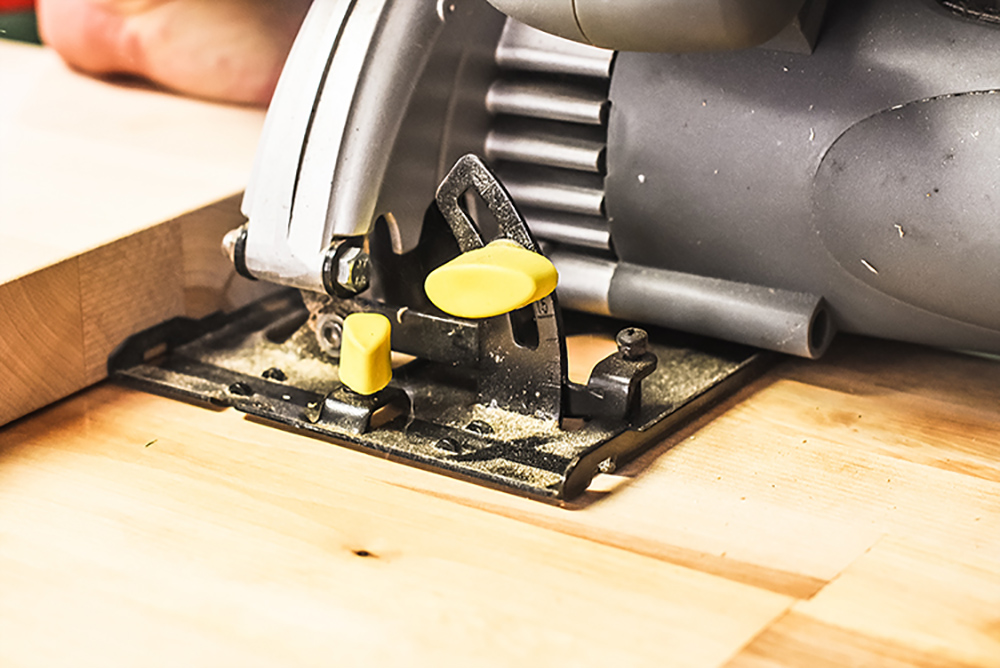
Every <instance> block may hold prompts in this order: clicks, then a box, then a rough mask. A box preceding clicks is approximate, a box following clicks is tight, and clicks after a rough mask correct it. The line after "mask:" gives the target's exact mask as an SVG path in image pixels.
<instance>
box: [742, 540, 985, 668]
mask: <svg viewBox="0 0 1000 668" xmlns="http://www.w3.org/2000/svg"><path fill="white" fill-rule="evenodd" d="M995 528H996V527H994V529H995ZM998 601H1000V572H998V568H997V561H996V559H995V558H993V557H992V556H989V555H986V554H980V553H979V551H976V550H973V551H964V550H963V551H960V552H959V551H956V550H954V549H953V548H952V546H950V545H947V544H936V545H933V546H926V545H923V546H914V545H913V544H911V543H909V542H907V541H903V540H899V539H886V540H883V541H880V542H879V543H878V544H877V545H875V546H874V547H873V548H872V549H871V550H870V551H869V552H867V553H866V554H865V555H864V556H863V557H861V558H860V559H858V560H857V562H855V563H854V564H852V565H851V567H850V568H848V569H847V570H846V571H845V572H844V573H843V574H841V575H840V577H838V578H837V579H836V580H835V581H834V582H832V583H831V584H830V585H829V586H827V587H826V588H824V589H823V591H822V592H820V593H819V594H818V595H817V596H816V597H814V598H813V599H812V600H810V601H805V602H802V603H799V604H797V605H796V606H795V607H794V608H793V610H792V612H791V613H790V614H789V615H787V616H785V617H783V618H782V619H781V620H779V621H778V622H776V623H775V624H774V625H772V626H771V627H769V628H768V629H767V630H766V631H765V632H764V633H762V634H761V635H760V636H758V637H757V638H755V639H754V641H753V643H751V644H750V645H749V646H748V647H747V648H746V649H745V650H744V651H743V652H742V653H740V654H739V655H738V656H737V657H736V658H735V659H734V660H733V661H732V662H731V663H730V664H729V665H730V666H732V668H737V667H743V666H747V667H750V666H753V667H756V666H793V665H802V661H805V660H806V658H807V657H809V662H810V665H823V666H826V665H828V666H845V665H854V666H862V665H871V666H876V665H877V666H1000V607H998V605H997V602H998ZM815 660H818V662H814V661H815Z"/></svg>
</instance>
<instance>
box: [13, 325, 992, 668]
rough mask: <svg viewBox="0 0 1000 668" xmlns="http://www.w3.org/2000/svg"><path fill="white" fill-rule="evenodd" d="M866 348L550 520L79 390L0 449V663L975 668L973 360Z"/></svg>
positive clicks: (223, 424)
mask: <svg viewBox="0 0 1000 668" xmlns="http://www.w3.org/2000/svg"><path fill="white" fill-rule="evenodd" d="M883 345H889V344H882V343H879V342H872V341H867V340H863V339H850V338H845V339H844V340H842V341H840V342H838V343H836V344H835V348H834V350H833V351H832V356H831V361H822V362H819V363H815V364H814V363H808V362H803V361H791V362H788V363H785V364H782V365H781V366H779V367H777V368H776V369H775V370H774V371H773V372H771V373H769V374H768V375H766V376H765V377H764V378H762V379H761V380H759V381H758V382H757V383H755V384H754V385H752V386H750V387H748V388H747V389H746V390H744V391H743V392H741V393H740V394H739V395H738V396H736V397H734V398H733V399H732V400H730V401H729V402H727V403H726V404H725V405H723V406H720V407H719V408H717V409H716V410H714V411H713V412H712V413H711V414H709V415H707V416H705V417H704V418H703V419H701V420H699V421H698V422H697V423H695V424H693V425H691V426H689V427H688V428H686V429H685V430H684V431H682V432H680V433H678V434H676V435H674V436H673V437H672V438H671V439H669V440H668V441H666V442H664V443H663V444H662V445H661V446H658V447H657V448H655V449H653V450H652V451H651V452H649V453H648V454H647V455H645V456H644V457H642V458H641V459H640V460H638V461H637V462H635V463H633V464H631V465H629V466H628V467H626V468H624V469H623V470H621V471H619V472H618V473H617V474H616V475H615V476H603V477H599V478H598V479H597V480H596V481H595V485H594V486H593V489H592V491H590V492H588V493H587V495H586V496H585V497H584V499H582V500H581V501H580V502H578V503H576V504H573V505H572V506H570V507H568V508H560V507H555V506H547V505H543V504H540V503H538V502H534V501H528V500H525V499H520V498H517V497H513V496H510V495H506V494H503V493H500V492H496V491H493V490H489V489H484V488H480V487H477V486H475V485H472V484H468V483H465V482H462V481H459V480H453V479H450V478H445V477H443V476H439V475H436V474H433V473H429V472H425V471H422V470H418V469H415V468H411V467H408V466H405V465H403V464H397V463H393V462H388V461H384V460H382V459H381V458H378V457H372V456H369V455H366V454H364V453H359V452H355V451H352V450H350V449H347V448H343V447H339V446H336V445H332V444H328V443H324V442H320V441H316V440H311V439H309V438H306V437H304V436H299V435H296V434H292V433H289V432H285V431H282V430H279V429H275V428H273V427H270V426H268V425H265V424H261V423H258V422H255V421H252V420H249V419H244V418H243V417H241V416H240V415H239V414H237V413H235V412H233V411H228V410H227V411H211V410H207V409H202V408H198V407H194V406H189V405H186V404H183V403H180V402H174V401H170V400H166V399H162V398H158V397H154V396H149V395H144V394H140V393H136V392H133V391H130V390H126V389H122V388H119V387H115V386H113V385H107V384H102V385H99V386H98V387H96V388H93V389H91V390H89V391H87V392H85V393H82V394H80V395H78V396H76V397H74V398H72V399H70V400H67V401H64V402H62V403H60V404H57V405H56V406H53V407H51V408H49V409H46V410H44V411H42V412H40V413H38V414H36V415H34V416H32V417H31V418H30V419H26V420H21V421H18V422H16V423H14V424H12V425H8V426H7V427H5V428H3V429H0V509H3V510H0V537H2V540H3V546H4V548H3V550H2V551H0V591H3V592H4V596H2V597H0V637H3V638H5V642H4V643H0V663H4V664H5V665H15V666H17V665H29V666H30V665H43V664H46V665H47V664H51V663H56V664H60V663H66V662H71V661H72V658H71V657H75V656H79V655H81V653H82V654H83V655H86V656H89V657H93V658H94V661H95V663H99V664H101V665H109V664H110V665H130V664H134V663H137V662H138V663H143V664H151V665H175V664H177V663H185V664H194V665H327V664H328V663H330V662H334V663H340V662H349V663H393V664H405V665H458V664H461V665H468V664H474V665H510V664H511V663H515V662H520V663H528V664H531V665H535V664H547V663H555V662H560V663H563V662H567V663H582V664H598V663H615V664H616V665H657V666H661V665H670V666H722V665H731V666H813V665H816V666H835V665H836V666H843V665H852V666H883V665H887V666H998V665H1000V483H998V482H997V481H996V480H995V479H993V478H992V477H991V476H989V475H980V474H978V473H977V472H980V471H983V470H985V471H990V470H993V467H995V464H996V460H997V459H1000V451H998V449H997V447H996V446H994V447H992V448H991V447H987V446H984V445H983V444H982V439H983V438H984V429H985V427H984V426H983V420H984V419H985V416H986V415H987V413H988V411H989V409H990V406H991V399H990V396H991V395H992V396H994V397H996V396H1000V375H998V374H997V366H996V364H994V363H990V362H987V361H984V360H978V359H973V358H964V357H956V356H953V355H951V354H949V353H941V352H937V351H930V350H926V349H922V348H919V347H914V346H901V345H898V344H893V349H894V351H895V352H894V354H893V355H883V356H878V355H876V356H874V358H877V359H878V360H879V361H877V362H876V361H874V360H872V359H868V358H869V356H871V353H872V350H873V348H874V349H875V350H876V351H877V350H878V349H879V347H881V346H883ZM949 361H950V362H951V364H953V365H956V366H959V367H961V368H963V369H964V370H965V371H966V372H967V373H968V375H967V376H965V375H962V374H955V375H953V376H949V375H948V374H944V375H941V374H940V370H941V368H942V366H944V367H948V366H949V364H948V362H949ZM862 371H864V372H862ZM937 376H940V379H939V381H938V382H939V384H938V385H937V386H936V387H937V391H934V389H935V385H934V377H937ZM852 379H853V380H852ZM873 379H875V380H873ZM873 383H875V384H877V388H876V389H873V387H874V385H873ZM991 388H992V390H991ZM949 406H950V407H951V408H952V409H953V410H949V408H948V407H949ZM994 410H995V411H996V408H995V407H994ZM858 415H861V416H862V417H861V418H858V417H857V416H858ZM942 421H943V425H944V426H942ZM945 432H947V433H948V434H949V436H948V437H944V436H942V434H943V433H945ZM904 444H905V445H904ZM955 453H962V455H963V457H964V458H965V459H964V460H963V461H964V465H963V466H962V467H959V468H958V469H952V468H948V467H945V466H941V465H940V464H941V462H943V461H945V460H947V459H948V458H949V457H952V456H954V455H955ZM52 635H55V636H57V637H59V638H61V639H62V642H60V643H58V644H53V643H44V642H43V640H44V639H45V638H47V637H50V636H52ZM8 638H9V639H12V640H10V641H7V640H6V639H8ZM39 647H42V649H38V648H39Z"/></svg>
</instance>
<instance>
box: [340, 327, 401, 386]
mask: <svg viewBox="0 0 1000 668" xmlns="http://www.w3.org/2000/svg"><path fill="white" fill-rule="evenodd" d="M391 334H392V325H391V324H390V323H389V319H388V318H386V317H385V316H384V315H382V314H380V313H352V314H351V315H349V316H347V317H346V318H345V319H344V332H343V334H342V335H341V339H340V382H342V383H343V384H344V385H346V386H347V387H348V388H349V389H351V390H354V391H355V392H357V393H358V394H365V395H367V394H375V393H376V392H378V391H379V390H381V389H382V388H384V387H385V386H386V385H388V384H389V381H390V380H392V349H391V346H390V337H391Z"/></svg>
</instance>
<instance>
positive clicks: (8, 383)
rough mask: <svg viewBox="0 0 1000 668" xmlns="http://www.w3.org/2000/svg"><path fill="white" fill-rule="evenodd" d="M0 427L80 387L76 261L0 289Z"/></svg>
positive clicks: (80, 320)
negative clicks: (0, 332)
mask: <svg viewBox="0 0 1000 668" xmlns="http://www.w3.org/2000/svg"><path fill="white" fill-rule="evenodd" d="M0 328H2V334H0V378H2V380H0V425H2V424H4V423H6V422H9V421H10V420H13V419H14V418H16V417H18V416H20V415H24V414H25V413H28V412H30V411H33V410H35V409H36V408H41V407H42V406H45V405H47V404H49V403H51V402H53V401H55V400H57V399H61V398H62V397H65V396H66V395H68V394H70V393H71V392H75V391H76V390H78V389H80V388H81V387H83V386H84V384H85V382H84V375H85V374H84V364H83V315H82V313H81V311H80V272H79V263H78V261H77V260H75V259H72V260H65V261H63V262H60V263H58V264H56V265H53V266H51V267H48V268H46V269H44V270H42V271H38V272H35V273H33V274H29V275H27V276H24V277H23V278H22V279H21V280H19V281H14V282H11V283H6V284H0Z"/></svg>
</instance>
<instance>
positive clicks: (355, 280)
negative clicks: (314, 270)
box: [323, 241, 371, 298]
mask: <svg viewBox="0 0 1000 668" xmlns="http://www.w3.org/2000/svg"><path fill="white" fill-rule="evenodd" d="M370 268H371V259H370V258H369V257H368V253H366V252H365V251H364V250H363V249H362V248H361V247H360V246H359V245H357V244H355V243H354V242H352V241H343V242H341V243H339V244H337V245H335V246H331V247H330V249H329V250H327V251H326V255H325V257H324V258H323V287H324V288H325V289H326V291H327V293H329V294H330V295H332V296H335V297H341V298H348V297H353V296H354V295H357V294H360V293H362V292H364V291H365V290H367V289H368V285H369V282H370V276H371V272H370Z"/></svg>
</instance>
